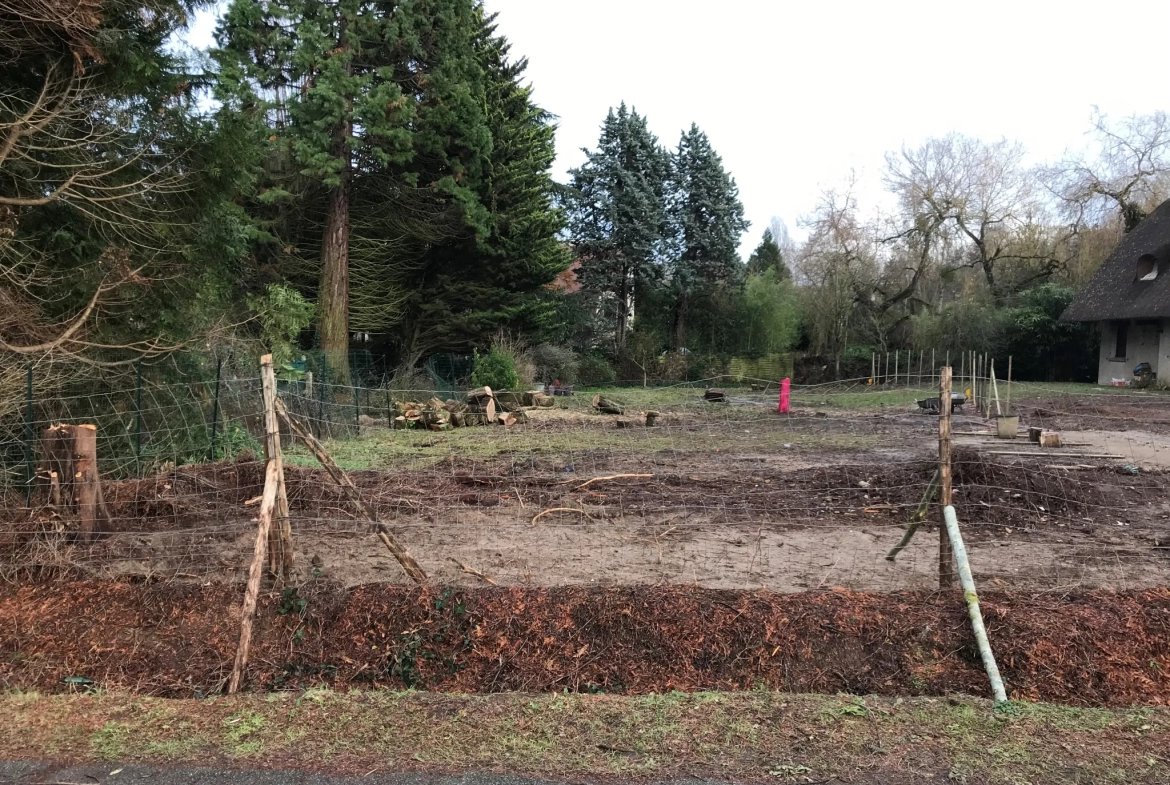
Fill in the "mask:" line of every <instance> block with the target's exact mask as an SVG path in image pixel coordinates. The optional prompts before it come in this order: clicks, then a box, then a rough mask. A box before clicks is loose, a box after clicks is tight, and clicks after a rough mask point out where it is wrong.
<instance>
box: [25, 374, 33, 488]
mask: <svg viewBox="0 0 1170 785" xmlns="http://www.w3.org/2000/svg"><path fill="white" fill-rule="evenodd" d="M24 456H25V471H26V472H27V480H28V481H27V482H26V483H25V487H24V506H25V507H32V487H33V478H34V477H35V476H36V467H34V466H33V367H32V363H29V364H28V410H27V414H26V415H25V418H24Z"/></svg>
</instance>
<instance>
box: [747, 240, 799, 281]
mask: <svg viewBox="0 0 1170 785" xmlns="http://www.w3.org/2000/svg"><path fill="white" fill-rule="evenodd" d="M768 270H775V271H776V277H777V278H791V277H792V273H791V272H789V270H788V265H786V264H785V263H784V254H783V253H781V251H780V244H779V243H777V242H776V238H775V237H773V236H772V230H771V229H765V230H764V237H763V239H762V240H760V244H759V245H757V246H756V250H754V251H752V255H751V256H749V257H748V263H747V271H748V273H750V274H753V275H762V274H763V273H765V272H767V271H768Z"/></svg>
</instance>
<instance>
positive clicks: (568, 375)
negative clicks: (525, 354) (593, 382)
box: [532, 343, 578, 384]
mask: <svg viewBox="0 0 1170 785" xmlns="http://www.w3.org/2000/svg"><path fill="white" fill-rule="evenodd" d="M532 358H533V363H534V364H535V366H536V375H537V377H538V378H539V379H540V380H541V381H543V382H544V383H546V384H547V383H549V382H551V381H554V380H555V379H560V380H561V382H562V383H564V384H574V383H576V381H577V376H578V362H577V354H576V353H575V352H574V351H573V350H572V349H570V348H568V347H567V346H556V345H554V344H551V343H542V344H541V345H540V346H537V347H536V349H535V350H534V351H533V353H532Z"/></svg>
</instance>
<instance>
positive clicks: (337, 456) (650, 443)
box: [286, 412, 879, 471]
mask: <svg viewBox="0 0 1170 785" xmlns="http://www.w3.org/2000/svg"><path fill="white" fill-rule="evenodd" d="M751 414H752V416H751V417H749V416H747V415H745V416H743V417H742V418H739V419H733V420H731V421H727V422H720V423H718V424H717V425H712V427H711V428H708V429H704V430H703V431H702V437H701V438H695V434H694V433H693V432H683V433H679V432H675V431H672V430H670V429H668V428H657V429H649V428H647V429H635V430H631V429H618V428H616V427H614V426H613V423H612V422H610V421H600V420H599V421H597V422H589V421H587V422H586V424H584V425H581V426H580V427H572V428H566V429H561V430H549V431H545V430H538V429H532V428H528V426H517V427H515V428H512V429H509V430H505V429H503V428H491V427H482V428H458V429H456V430H453V431H446V432H440V433H429V432H422V431H390V430H375V431H370V432H369V433H367V434H363V435H362V436H359V437H356V438H350V439H335V440H330V441H328V442H326V444H325V449H326V450H327V451H328V452H329V454H330V455H331V456H332V457H333V459H334V460H335V461H337V463H338V464H339V465H340V466H341V467H342V468H343V469H345V470H347V471H360V470H364V469H388V468H394V469H424V468H429V467H432V466H434V465H435V464H437V463H439V462H440V461H444V460H447V459H449V458H452V457H457V458H459V459H460V460H468V459H470V460H490V459H492V458H496V457H499V456H503V455H506V456H509V457H510V458H512V459H513V460H515V459H518V458H524V457H530V458H539V457H541V456H543V455H547V456H551V457H554V458H555V459H557V460H559V461H564V462H566V463H567V464H569V465H571V464H572V463H573V461H574V458H575V456H585V455H587V454H589V453H591V452H595V451H614V452H619V453H622V454H635V455H652V454H654V453H658V452H662V451H665V450H670V451H672V452H676V453H677V452H685V453H716V452H751V451H758V452H778V451H781V450H784V449H789V448H797V449H800V448H812V449H842V450H846V449H866V448H869V447H872V446H876V445H877V444H878V443H879V440H878V439H877V438H876V437H874V436H869V435H852V434H847V433H816V432H812V433H802V432H796V431H788V430H784V429H783V422H782V421H780V420H777V419H776V418H775V414H774V412H768V413H767V415H766V419H765V418H763V417H761V416H760V413H759V412H754V413H751ZM753 419H755V420H763V422H762V423H756V422H753ZM741 422H742V425H743V427H737V426H738V425H740V423H741ZM526 428H527V430H526ZM286 460H287V462H288V463H291V464H295V465H298V466H309V467H315V466H316V465H317V462H316V459H314V458H313V457H312V456H311V455H310V454H309V453H308V452H307V451H305V449H304V448H303V447H300V446H293V447H290V448H289V449H288V450H287V451H286Z"/></svg>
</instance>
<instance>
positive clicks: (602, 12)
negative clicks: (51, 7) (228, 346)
mask: <svg viewBox="0 0 1170 785" xmlns="http://www.w3.org/2000/svg"><path fill="white" fill-rule="evenodd" d="M486 4H487V7H488V9H489V10H492V11H497V12H499V26H500V30H501V31H502V32H503V33H504V34H505V35H506V36H507V37H508V38H509V39H510V40H511V41H512V42H513V52H514V53H515V54H523V55H526V56H527V57H528V58H529V60H530V61H531V65H530V67H529V71H528V77H529V79H530V80H531V81H532V83H533V85H534V86H535V91H536V99H537V100H538V102H539V103H540V104H541V105H542V106H544V107H545V108H547V109H548V110H549V111H551V112H553V113H554V114H556V115H558V116H559V117H560V121H559V122H560V130H559V132H558V134H557V162H556V166H555V168H554V174H555V176H556V177H557V179H560V180H563V179H565V172H566V170H568V169H569V168H571V167H573V166H576V165H578V164H580V163H581V161H582V159H583V155H582V153H581V151H580V148H581V147H593V146H594V145H595V144H596V141H597V135H598V131H599V126H600V124H601V121H602V120H603V119H604V117H605V113H606V111H607V110H608V109H609V107H610V106H616V105H617V104H618V103H619V102H621V101H623V100H624V101H626V102H627V103H628V104H631V105H633V106H635V107H637V109H638V111H639V112H641V113H642V114H645V115H646V116H647V117H648V118H649V122H650V127H651V129H652V130H653V131H654V132H655V133H657V134H658V136H659V138H660V139H661V141H662V142H663V143H664V144H666V145H667V146H670V147H673V146H674V145H676V144H677V142H678V136H679V133H680V132H681V131H682V129H684V128H686V127H689V126H690V124H691V122H692V121H693V122H696V123H698V124H699V127H700V128H702V129H703V130H704V131H706V132H707V134H708V135H709V136H710V137H711V140H712V143H713V144H714V146H715V149H716V150H718V151H719V153H720V154H721V155H722V156H723V161H724V164H725V166H726V167H727V168H728V170H730V171H731V173H732V174H733V175H734V176H735V178H736V181H737V182H738V183H739V187H740V194H741V197H742V199H743V202H744V205H745V207H746V209H747V216H748V219H749V220H751V222H752V228H751V230H750V231H749V234H748V235H747V236H746V237H745V238H744V251H745V253H746V252H747V251H749V250H750V248H751V247H753V246H754V245H755V243H756V241H757V240H758V237H759V235H760V234H761V233H762V232H763V230H764V228H765V227H766V226H767V225H768V221H769V219H770V218H771V217H772V216H779V217H781V218H783V219H784V220H785V221H786V222H787V223H788V225H789V226H790V227H791V228H792V229H793V233H794V234H797V235H800V234H802V233H800V232H798V231H797V229H796V220H797V218H798V217H799V216H800V215H802V214H807V213H808V212H809V211H810V210H811V209H812V207H813V206H814V204H815V203H816V200H817V197H818V195H819V193H820V191H821V190H822V189H824V188H826V187H831V186H834V185H837V184H839V183H840V182H841V181H842V180H843V179H845V178H846V177H847V176H848V174H849V171H850V169H856V170H857V171H858V173H859V174H860V175H861V176H862V177H863V178H864V179H863V183H864V184H865V187H864V188H863V189H862V190H861V194H862V197H863V200H866V199H867V200H868V201H869V202H871V203H872V202H873V201H875V200H876V198H877V197H878V189H879V188H880V180H879V178H880V174H881V169H882V167H883V165H884V158H883V156H884V154H885V152H886V151H888V150H896V149H898V148H899V147H901V146H902V145H904V144H905V145H914V144H917V143H919V142H921V141H922V140H923V139H926V138H927V137H930V136H937V135H942V134H946V133H948V132H950V131H960V132H962V133H966V134H971V135H975V136H980V137H983V138H986V139H998V138H1000V137H1003V136H1006V137H1009V138H1013V139H1018V140H1019V141H1021V142H1023V143H1024V145H1025V146H1026V147H1027V148H1028V150H1029V151H1030V153H1031V156H1032V158H1033V160H1034V161H1037V162H1039V161H1044V160H1048V159H1051V158H1053V157H1055V156H1058V155H1059V154H1060V153H1061V152H1062V151H1064V150H1065V149H1067V148H1079V147H1081V146H1083V145H1084V143H1085V131H1086V130H1087V128H1088V124H1089V115H1090V112H1091V108H1092V106H1093V105H1094V104H1095V105H1097V106H1099V107H1100V108H1101V110H1102V111H1103V112H1105V113H1107V114H1109V115H1115V116H1123V115H1129V114H1146V113H1149V112H1153V111H1155V110H1158V109H1170V78H1168V75H1170V65H1168V63H1170V58H1168V56H1167V54H1166V46H1165V43H1164V39H1165V37H1166V36H1165V33H1166V31H1167V30H1170V2H1167V0H1127V2H1124V3H1116V2H1114V3H1088V2H1085V1H1084V0H1079V1H1078V0H1063V2H1048V1H1046V0H1045V1H1041V0H1014V2H1013V1H1011V0H977V2H940V0H931V1H930V2H925V1H923V2H918V1H915V0H900V1H899V2H893V1H890V0H887V1H886V2H872V1H869V2H824V1H818V0H805V1H804V2H786V1H782V0H722V2H711V1H710V0H703V1H702V2H700V0H486ZM213 27H214V14H208V13H204V14H201V15H200V18H199V19H197V20H196V21H195V24H194V25H193V27H192V30H191V33H190V35H189V37H188V43H190V44H191V45H194V46H206V45H208V44H209V43H210V41H211V30H212V29H213Z"/></svg>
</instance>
